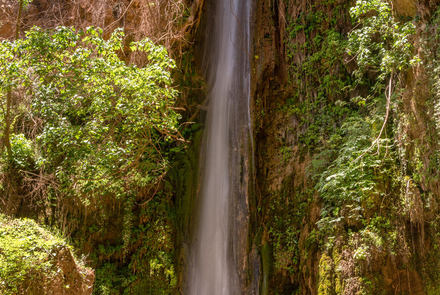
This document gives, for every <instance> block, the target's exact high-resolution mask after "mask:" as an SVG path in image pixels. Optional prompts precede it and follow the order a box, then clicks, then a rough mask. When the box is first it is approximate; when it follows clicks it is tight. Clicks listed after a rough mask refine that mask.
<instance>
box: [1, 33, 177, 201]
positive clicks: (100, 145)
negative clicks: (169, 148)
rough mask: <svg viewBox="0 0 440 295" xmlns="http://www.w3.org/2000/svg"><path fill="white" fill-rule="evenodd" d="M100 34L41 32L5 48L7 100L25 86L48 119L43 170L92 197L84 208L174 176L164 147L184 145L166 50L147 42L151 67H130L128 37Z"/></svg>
mask: <svg viewBox="0 0 440 295" xmlns="http://www.w3.org/2000/svg"><path fill="white" fill-rule="evenodd" d="M100 33H101V30H100V29H94V28H88V29H87V31H78V32H76V31H75V30H74V29H71V28H66V27H59V28H58V29H56V30H54V31H49V32H47V31H44V30H41V29H38V28H33V29H32V30H30V31H29V32H27V33H26V36H27V38H26V39H23V40H17V41H15V42H13V43H12V42H8V41H3V42H2V46H1V49H0V52H1V53H2V54H1V55H0V60H1V65H2V71H1V73H2V74H1V77H0V79H1V82H2V83H1V84H0V85H1V89H0V90H1V93H2V94H4V93H5V91H6V90H7V89H12V88H14V87H20V86H21V85H24V87H23V89H24V90H25V91H26V93H27V95H29V96H31V109H30V112H31V113H32V115H33V116H34V117H38V118H39V119H41V120H42V122H41V124H42V126H43V127H42V129H41V130H40V132H39V133H38V136H37V138H36V144H37V145H38V147H39V152H40V155H41V156H40V157H39V158H38V161H37V164H38V166H39V167H40V168H42V169H44V170H45V171H54V172H55V173H56V175H57V178H58V180H59V181H60V183H61V184H62V187H63V188H64V189H65V193H66V194H71V193H75V194H82V195H84V196H85V195H87V197H86V198H85V199H83V201H84V202H87V201H88V200H87V199H88V198H90V197H92V196H93V195H94V194H98V195H102V194H112V195H115V196H117V197H118V196H121V195H123V194H127V192H129V193H133V190H134V188H139V187H144V186H146V185H147V184H148V183H150V182H151V180H152V179H154V178H155V177H157V176H159V175H161V174H162V173H163V172H165V171H166V167H167V159H166V158H163V156H162V154H161V152H160V150H161V145H162V144H163V143H165V142H166V141H170V140H172V139H175V138H177V136H176V133H177V132H176V131H177V130H176V127H175V126H176V123H177V119H178V115H177V114H176V113H175V112H174V111H173V110H172V108H171V105H172V104H173V102H174V96H175V91H174V90H173V89H172V88H170V87H169V85H170V83H171V79H170V74H169V72H168V68H170V67H173V66H174V63H173V62H172V61H171V60H170V59H169V58H168V56H167V52H166V50H165V49H164V48H163V47H157V46H154V45H153V44H152V43H151V42H149V41H147V40H143V41H140V42H137V43H133V44H132V45H131V49H132V50H134V51H140V52H145V53H148V59H149V63H148V65H147V66H146V67H144V68H139V67H137V66H134V65H126V64H125V62H124V61H122V60H120V59H119V57H118V54H117V50H121V49H122V45H123V44H122V41H123V37H124V34H123V32H122V31H120V30H117V31H115V32H114V33H113V34H112V36H111V37H110V39H109V40H108V41H105V40H104V39H103V38H102V37H100ZM73 186H74V187H75V189H74V190H72V187H73Z"/></svg>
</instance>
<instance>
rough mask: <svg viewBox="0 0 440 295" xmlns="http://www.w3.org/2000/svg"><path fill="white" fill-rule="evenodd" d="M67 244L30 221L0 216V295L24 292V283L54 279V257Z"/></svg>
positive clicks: (55, 272)
mask: <svg viewBox="0 0 440 295" xmlns="http://www.w3.org/2000/svg"><path fill="white" fill-rule="evenodd" d="M63 248H68V249H69V250H71V248H70V246H69V245H68V244H67V243H66V241H65V240H64V239H63V238H61V237H57V236H55V235H53V234H51V233H50V232H49V231H47V230H46V229H43V228H41V227H40V226H39V225H38V224H37V223H36V222H35V221H34V220H31V219H11V218H8V217H6V216H5V215H2V214H0V293H2V294H14V293H15V294H16V293H20V292H23V291H24V290H22V285H23V284H24V282H25V281H26V280H29V279H30V280H33V279H42V278H43V279H44V280H45V281H46V282H47V281H50V280H51V279H53V278H55V276H56V275H57V268H56V265H55V263H54V257H55V256H56V254H57V253H58V252H59V251H60V250H61V249H63Z"/></svg>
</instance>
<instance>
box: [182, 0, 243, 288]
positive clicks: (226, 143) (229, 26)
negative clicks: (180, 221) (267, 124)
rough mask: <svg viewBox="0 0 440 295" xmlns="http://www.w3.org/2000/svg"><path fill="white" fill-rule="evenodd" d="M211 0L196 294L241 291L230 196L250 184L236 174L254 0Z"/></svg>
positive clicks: (192, 280) (194, 255)
mask: <svg viewBox="0 0 440 295" xmlns="http://www.w3.org/2000/svg"><path fill="white" fill-rule="evenodd" d="M212 1H213V4H212V5H213V8H214V9H213V11H214V15H212V16H210V15H208V22H212V21H213V22H214V23H213V24H212V26H211V27H212V30H211V32H210V33H209V34H213V36H209V37H207V38H208V39H209V40H210V41H209V42H211V44H208V46H206V48H205V54H204V55H205V57H204V64H205V68H207V73H206V78H207V82H208V87H209V94H208V95H209V97H208V98H209V110H208V114H207V121H206V129H205V130H206V131H205V132H206V133H205V148H204V150H205V152H204V159H202V161H201V162H202V165H203V166H202V167H201V169H202V171H203V175H202V183H201V206H200V217H199V219H198V220H199V225H198V231H197V237H196V241H195V244H194V245H193V247H192V249H191V261H190V266H189V271H190V273H189V280H188V284H189V294H191V295H235V294H240V293H241V291H240V290H239V285H240V283H239V278H238V270H237V264H238V262H237V261H236V260H237V259H238V258H237V257H238V256H239V255H238V254H237V253H233V252H234V251H237V248H238V247H236V246H234V245H235V244H236V243H237V242H234V239H236V240H238V239H240V238H237V237H234V235H235V236H237V232H239V231H240V230H237V227H238V226H237V225H235V224H234V222H235V221H234V220H236V219H238V217H237V216H233V215H234V214H237V211H238V210H237V209H233V208H232V206H233V201H232V200H231V198H232V197H231V196H234V198H237V196H240V195H243V194H245V193H243V189H240V187H242V186H244V185H245V184H244V185H243V184H237V183H240V182H243V180H237V179H236V178H240V174H243V173H245V172H246V171H247V168H243V167H242V166H243V165H244V164H243V156H242V155H240V154H239V152H240V151H239V149H240V148H243V146H244V147H247V140H248V138H243V137H248V136H249V132H250V115H249V88H250V71H249V56H248V52H249V32H250V24H249V21H250V9H251V5H250V2H251V1H250V0H212ZM240 137H241V138H240ZM239 146H241V147H239ZM240 159H241V160H240ZM243 170H246V171H245V172H243ZM241 178H243V177H242V176H241ZM240 190H241V192H237V191H240ZM244 191H246V189H244ZM236 207H237V205H235V208H236ZM231 208H232V209H231ZM242 219H243V218H242ZM241 234H244V235H246V233H241Z"/></svg>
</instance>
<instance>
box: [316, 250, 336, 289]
mask: <svg viewBox="0 0 440 295" xmlns="http://www.w3.org/2000/svg"><path fill="white" fill-rule="evenodd" d="M333 276H334V270H333V260H332V259H331V258H330V256H328V255H327V254H325V253H324V254H322V256H321V260H320V261H319V269H318V295H331V294H335V293H334V286H333Z"/></svg>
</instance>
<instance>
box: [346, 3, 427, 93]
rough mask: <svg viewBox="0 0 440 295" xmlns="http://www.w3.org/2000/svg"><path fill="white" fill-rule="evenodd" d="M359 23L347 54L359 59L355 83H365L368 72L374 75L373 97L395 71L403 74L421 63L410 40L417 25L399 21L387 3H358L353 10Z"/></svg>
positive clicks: (349, 42) (353, 17) (352, 14)
mask: <svg viewBox="0 0 440 295" xmlns="http://www.w3.org/2000/svg"><path fill="white" fill-rule="evenodd" d="M350 15H351V17H352V19H353V21H354V22H355V23H356V26H355V29H353V30H352V31H351V33H350V34H349V40H348V53H349V54H350V55H352V56H353V58H355V59H356V62H357V66H358V69H357V70H356V71H355V72H354V76H355V77H356V84H363V83H364V82H363V79H364V75H365V74H366V73H367V72H370V73H375V74H376V75H377V77H376V78H375V83H374V86H373V88H372V94H371V95H375V94H376V93H378V92H380V91H381V90H382V89H383V88H384V85H383V82H384V80H385V79H386V77H387V76H388V75H390V74H391V73H393V72H398V71H404V70H406V69H407V68H408V67H409V66H410V65H411V64H414V63H416V62H417V61H418V60H417V59H416V58H415V57H414V56H413V44H412V42H411V37H412V35H413V34H414V33H415V26H414V24H413V23H412V22H410V21H404V22H400V21H398V20H396V18H395V16H394V15H393V12H392V11H391V5H390V3H389V2H388V1H385V0H368V1H365V0H358V1H356V5H355V6H354V7H352V8H351V9H350Z"/></svg>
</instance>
